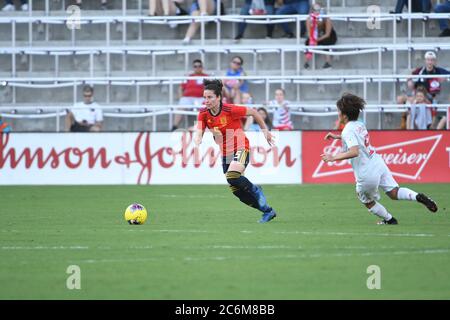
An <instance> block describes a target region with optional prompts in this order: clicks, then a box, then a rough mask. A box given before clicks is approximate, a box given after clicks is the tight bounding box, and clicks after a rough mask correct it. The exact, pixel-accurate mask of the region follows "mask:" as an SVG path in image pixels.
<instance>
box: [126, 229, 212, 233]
mask: <svg viewBox="0 0 450 320" xmlns="http://www.w3.org/2000/svg"><path fill="white" fill-rule="evenodd" d="M126 231H127V232H167V233H215V232H214V231H208V230H170V229H160V230H156V229H134V230H131V229H130V230H126Z"/></svg>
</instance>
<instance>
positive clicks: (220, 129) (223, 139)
mask: <svg viewBox="0 0 450 320" xmlns="http://www.w3.org/2000/svg"><path fill="white" fill-rule="evenodd" d="M246 115H247V107H241V106H236V105H233V104H223V105H222V108H221V110H220V111H219V113H218V114H217V115H215V116H214V115H212V114H211V112H210V110H208V109H207V108H202V109H200V112H199V114H198V128H199V129H202V130H205V129H206V128H208V129H210V130H211V132H212V134H213V137H214V141H215V142H216V143H217V144H218V145H219V147H220V151H221V152H222V155H224V156H225V155H229V154H233V153H235V152H236V151H238V150H242V149H246V150H249V148H250V143H249V142H248V139H247V137H246V136H245V133H244V130H243V129H242V124H241V118H242V117H245V116H246Z"/></svg>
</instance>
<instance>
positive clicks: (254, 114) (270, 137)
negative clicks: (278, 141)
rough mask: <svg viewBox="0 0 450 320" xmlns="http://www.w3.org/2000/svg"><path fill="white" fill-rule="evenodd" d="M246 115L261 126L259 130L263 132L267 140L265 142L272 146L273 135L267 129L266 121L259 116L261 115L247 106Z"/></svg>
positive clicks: (273, 142)
mask: <svg viewBox="0 0 450 320" xmlns="http://www.w3.org/2000/svg"><path fill="white" fill-rule="evenodd" d="M247 116H252V117H253V119H254V121H256V123H257V124H258V125H259V127H260V128H261V131H262V132H263V134H264V137H265V138H266V140H267V143H268V144H269V145H270V146H273V145H274V144H275V140H274V137H273V135H272V133H271V132H270V131H269V129H268V128H267V126H266V123H265V122H264V119H263V118H262V117H261V115H260V114H259V113H258V111H256V110H255V109H253V108H247Z"/></svg>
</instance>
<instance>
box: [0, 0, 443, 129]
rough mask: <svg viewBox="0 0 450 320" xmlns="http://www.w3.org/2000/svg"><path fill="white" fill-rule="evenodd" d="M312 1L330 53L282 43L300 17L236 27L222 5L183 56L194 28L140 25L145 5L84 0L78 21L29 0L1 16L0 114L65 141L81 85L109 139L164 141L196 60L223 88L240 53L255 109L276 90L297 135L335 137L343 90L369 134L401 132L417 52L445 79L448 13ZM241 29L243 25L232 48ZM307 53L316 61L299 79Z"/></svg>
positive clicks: (145, 20) (351, 0)
mask: <svg viewBox="0 0 450 320" xmlns="http://www.w3.org/2000/svg"><path fill="white" fill-rule="evenodd" d="M318 2H320V3H322V4H323V5H324V7H326V8H327V14H328V15H329V16H330V17H332V20H333V26H334V28H335V30H336V32H337V34H338V35H339V40H338V42H337V44H336V45H334V46H330V47H322V46H316V47H306V46H305V45H304V40H305V39H303V38H299V37H296V38H293V39H284V38H281V36H282V34H283V31H282V29H281V28H280V26H279V24H280V23H282V22H290V23H291V27H292V30H296V32H295V33H296V34H299V33H300V32H299V31H300V26H301V23H300V22H301V21H304V20H305V19H306V18H307V16H300V15H287V16H245V17H244V16H239V10H240V7H241V6H242V5H243V3H244V0H233V1H224V4H225V14H223V15H220V16H200V17H195V19H197V20H198V21H202V24H201V28H200V32H198V34H197V37H196V38H194V39H193V41H192V42H191V43H190V44H189V45H183V44H182V40H183V36H184V34H185V32H186V28H187V27H188V25H189V23H191V22H192V19H193V17H189V16H174V17H148V15H147V14H148V1H138V0H131V1H122V0H116V1H108V8H109V9H108V10H101V9H100V1H84V2H83V9H82V11H77V10H76V8H74V7H70V5H71V4H72V2H71V1H63V0H46V1H29V11H15V12H0V65H1V66H2V68H1V69H0V81H1V83H0V104H1V109H2V110H1V115H2V116H3V118H4V119H5V120H7V121H8V122H9V123H10V124H11V125H12V127H13V129H14V130H15V131H55V130H56V131H62V130H64V116H65V113H66V110H68V109H69V108H71V107H72V106H73V104H74V103H75V102H77V101H81V100H82V95H81V94H82V92H81V91H82V87H83V85H84V84H86V83H87V84H91V85H93V86H94V87H95V92H96V101H97V102H98V103H99V105H100V106H101V107H102V108H103V111H104V125H103V129H104V130H105V131H135V130H153V131H156V130H158V131H167V130H170V129H171V128H172V125H173V117H174V114H175V113H177V112H178V113H183V114H191V115H193V114H195V111H185V110H180V111H177V109H179V108H181V107H182V106H179V105H178V101H177V99H176V92H177V90H178V86H179V84H180V83H181V82H182V81H183V80H185V79H186V75H187V74H188V73H189V71H190V66H191V63H192V61H193V60H194V59H196V58H199V59H201V60H202V61H203V62H204V67H205V72H206V73H208V74H210V75H211V76H214V77H219V76H220V77H222V76H223V75H224V74H225V71H226V69H227V67H228V63H229V59H230V58H231V57H232V56H233V55H235V54H239V55H240V56H242V57H243V58H244V60H245V61H246V72H247V74H248V75H247V76H246V77H243V78H245V79H247V80H249V85H250V92H251V94H252V96H253V103H254V104H255V106H259V105H261V104H264V103H265V102H266V101H269V100H271V99H272V97H273V92H274V91H275V89H276V88H278V87H282V88H284V89H285V90H286V98H287V99H288V100H290V101H291V102H292V104H291V108H292V116H293V118H292V119H293V122H294V128H295V129H328V128H332V127H333V126H334V124H335V118H336V113H335V112H334V102H335V100H336V98H337V97H338V95H339V94H340V93H342V92H344V91H353V92H355V93H357V94H360V95H362V96H364V97H365V98H366V99H367V101H368V103H369V110H368V112H366V114H365V118H366V121H367V125H368V127H369V128H373V129H381V128H383V129H396V128H399V127H400V122H401V120H400V118H401V114H402V112H404V110H405V109H404V108H405V107H404V106H398V105H395V102H396V97H397V96H398V95H399V94H400V93H401V92H402V90H404V89H405V87H406V79H407V78H408V77H411V76H410V73H411V70H412V69H413V68H416V67H418V66H421V65H423V55H424V53H425V52H426V51H429V50H431V51H435V52H436V54H437V57H438V61H439V65H440V66H441V67H444V68H447V69H449V68H450V64H449V61H450V42H449V41H448V39H449V38H439V37H438V35H439V33H440V29H439V26H438V21H437V19H438V18H443V17H446V18H449V19H450V14H445V13H441V14H436V13H433V12H431V13H429V14H422V13H411V14H408V13H406V12H404V13H403V14H397V15H393V14H389V13H388V11H389V10H391V9H392V8H391V7H392V3H391V1H388V0H381V1H377V5H379V6H380V7H377V6H370V4H371V1H367V0H328V1H327V0H324V1H318ZM189 3H190V1H187V2H185V4H184V5H185V8H189ZM66 8H67V9H66ZM242 19H246V20H245V21H246V22H247V23H248V24H249V25H248V28H247V30H246V35H245V38H243V39H241V41H240V42H239V43H236V42H235V41H233V39H234V37H235V35H236V32H237V23H238V22H240V21H243V20H242ZM268 19H269V20H270V22H272V23H275V24H277V26H276V28H275V32H274V35H273V39H265V38H264V36H265V33H266V30H265V27H262V26H261V24H266V23H267V22H268ZM68 26H70V27H71V28H69V27H68ZM328 49H331V51H328ZM308 50H309V52H313V53H317V54H316V55H315V58H314V59H313V61H312V65H311V68H309V69H308V70H305V69H304V68H303V64H304V57H303V56H304V53H305V52H307V51H308ZM323 54H331V55H332V56H333V68H332V69H326V70H323V69H321V65H322V61H323V58H322V57H320V58H318V55H323ZM316 60H317V61H316ZM417 77H419V76H417ZM422 77H423V76H422ZM447 80H448V79H447ZM442 86H443V87H442V94H441V100H440V101H439V104H438V106H439V107H440V108H441V110H445V107H446V106H447V105H448V103H449V94H450V85H449V82H448V81H446V82H444V83H443V85H442ZM269 112H273V110H271V109H270V108H269ZM57 115H59V116H57ZM193 119H194V118H193V117H190V120H189V121H190V123H192V121H193ZM187 125H189V124H187V123H186V126H187Z"/></svg>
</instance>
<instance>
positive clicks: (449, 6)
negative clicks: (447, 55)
mask: <svg viewBox="0 0 450 320" xmlns="http://www.w3.org/2000/svg"><path fill="white" fill-rule="evenodd" d="M434 11H435V12H436V13H449V12H450V0H447V1H445V2H444V3H441V4H437V5H436V6H435V7H434ZM439 28H440V29H441V31H442V32H441V34H440V35H439V37H450V28H449V26H448V19H439Z"/></svg>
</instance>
